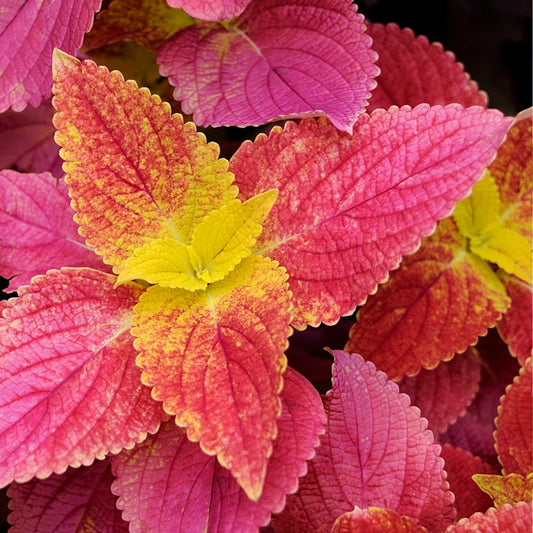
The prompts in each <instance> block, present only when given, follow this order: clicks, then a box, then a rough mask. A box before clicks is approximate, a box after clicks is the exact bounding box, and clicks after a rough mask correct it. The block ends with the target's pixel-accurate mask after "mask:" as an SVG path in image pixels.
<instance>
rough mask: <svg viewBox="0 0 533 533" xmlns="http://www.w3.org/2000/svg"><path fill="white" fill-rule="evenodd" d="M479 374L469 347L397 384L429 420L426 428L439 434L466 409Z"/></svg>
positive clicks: (474, 390) (476, 359)
mask: <svg viewBox="0 0 533 533" xmlns="http://www.w3.org/2000/svg"><path fill="white" fill-rule="evenodd" d="M480 377H481V364H480V360H479V356H478V355H477V353H476V352H475V350H473V349H469V350H467V351H466V353H464V354H457V355H456V356H455V357H454V358H453V359H452V360H451V361H449V362H447V363H440V365H439V366H438V367H437V368H435V369H433V370H422V371H421V372H420V373H419V374H418V375H417V376H415V377H412V378H404V379H403V380H402V381H401V382H400V384H399V385H400V391H401V392H404V393H406V394H408V395H409V397H410V398H411V403H412V404H413V405H416V406H417V407H418V408H419V409H420V414H421V415H422V416H423V417H425V418H426V419H427V420H428V428H429V429H431V430H432V431H433V433H434V434H435V435H438V434H439V433H440V432H441V431H444V429H446V427H447V426H448V424H450V423H453V422H455V420H456V419H457V417H458V416H459V415H462V414H463V413H464V412H465V411H466V408H467V407H468V405H469V404H470V402H471V401H472V399H473V398H474V396H475V395H476V392H477V391H478V388H479V380H480Z"/></svg>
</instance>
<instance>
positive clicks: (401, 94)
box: [366, 22, 487, 110]
mask: <svg viewBox="0 0 533 533" xmlns="http://www.w3.org/2000/svg"><path fill="white" fill-rule="evenodd" d="M366 26H367V31H368V34H369V35H370V37H372V49H373V50H375V51H376V52H377V53H378V56H379V58H378V61H377V63H376V64H377V65H378V66H379V68H380V69H381V72H380V75H379V76H378V78H377V80H376V81H377V82H378V85H377V87H376V88H375V89H374V90H373V91H372V97H371V98H370V102H369V106H368V107H369V110H373V109H376V108H378V107H382V108H385V109H387V108H388V107H389V106H391V105H398V106H402V105H410V106H413V107H414V106H415V105H418V104H421V103H428V104H431V105H444V104H451V103H458V104H462V105H464V106H465V107H469V106H472V105H481V106H486V105H487V95H486V93H484V92H483V91H479V90H478V86H477V83H476V82H474V81H472V80H471V79H470V76H469V75H468V74H467V73H466V72H465V71H464V68H463V65H462V64H461V63H459V62H457V61H456V60H455V56H454V55H453V53H452V52H449V51H445V50H444V49H443V47H442V45H441V44H440V43H430V42H429V41H428V40H427V38H426V37H424V36H415V35H414V33H413V32H412V31H411V30H410V29H408V28H404V29H400V28H399V27H398V26H397V25H396V24H387V25H383V24H371V23H369V22H367V23H366Z"/></svg>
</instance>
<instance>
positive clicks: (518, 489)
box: [472, 474, 533, 507]
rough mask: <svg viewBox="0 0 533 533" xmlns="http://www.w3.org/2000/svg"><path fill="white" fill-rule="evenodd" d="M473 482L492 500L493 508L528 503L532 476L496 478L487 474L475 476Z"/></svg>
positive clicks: (531, 487)
mask: <svg viewBox="0 0 533 533" xmlns="http://www.w3.org/2000/svg"><path fill="white" fill-rule="evenodd" d="M472 477H473V480H474V481H475V482H476V483H477V485H478V486H479V487H480V488H481V489H482V490H484V491H485V492H486V493H487V494H488V495H489V496H490V497H491V498H492V499H493V500H494V505H495V507H500V506H501V505H503V504H505V503H517V502H529V501H531V496H532V490H533V474H528V475H527V476H526V477H525V478H524V476H521V475H520V474H507V475H506V476H496V475H489V474H476V475H474V476H472Z"/></svg>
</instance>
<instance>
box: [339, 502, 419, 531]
mask: <svg viewBox="0 0 533 533" xmlns="http://www.w3.org/2000/svg"><path fill="white" fill-rule="evenodd" d="M361 531H365V532H366V533H382V532H383V531H397V532H401V533H424V532H427V529H426V528H425V527H423V526H418V525H417V524H416V520H414V519H413V518H410V517H408V516H401V515H399V514H398V513H395V512H394V511H391V510H390V509H381V508H380V507H367V508H366V509H360V508H359V507H357V506H355V509H354V510H353V511H351V512H349V513H344V514H342V515H341V516H339V518H337V520H335V523H334V524H333V527H332V528H331V533H359V532H361Z"/></svg>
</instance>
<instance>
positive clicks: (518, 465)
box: [494, 358, 533, 476]
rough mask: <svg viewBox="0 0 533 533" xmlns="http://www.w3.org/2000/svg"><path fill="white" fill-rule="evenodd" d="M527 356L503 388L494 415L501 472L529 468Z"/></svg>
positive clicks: (526, 472)
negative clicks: (507, 385)
mask: <svg viewBox="0 0 533 533" xmlns="http://www.w3.org/2000/svg"><path fill="white" fill-rule="evenodd" d="M531 418H532V414H531V358H530V359H528V360H527V361H526V363H525V364H524V366H523V367H522V368H521V369H520V374H519V376H517V377H516V378H515V380H514V381H513V383H512V385H509V387H508V388H507V389H506V393H505V396H504V397H503V398H502V400H501V406H500V407H499V409H498V418H497V419H496V428H497V430H496V433H495V435H494V437H495V439H496V449H497V450H498V459H499V460H500V463H501V465H502V467H503V473H504V474H510V473H512V472H516V473H518V474H522V475H524V476H526V475H527V474H529V473H530V472H531V471H532V455H531V446H532V442H531V441H532V440H533V434H532V428H531V424H532V420H531Z"/></svg>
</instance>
